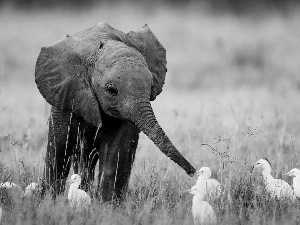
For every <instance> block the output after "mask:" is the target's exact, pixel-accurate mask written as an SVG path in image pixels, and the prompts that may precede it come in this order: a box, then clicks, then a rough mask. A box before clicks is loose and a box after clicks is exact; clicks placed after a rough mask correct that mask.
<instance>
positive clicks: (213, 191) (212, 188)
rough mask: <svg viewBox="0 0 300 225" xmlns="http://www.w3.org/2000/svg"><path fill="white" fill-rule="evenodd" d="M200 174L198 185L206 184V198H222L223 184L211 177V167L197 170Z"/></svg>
mask: <svg viewBox="0 0 300 225" xmlns="http://www.w3.org/2000/svg"><path fill="white" fill-rule="evenodd" d="M196 174H197V175H198V176H199V177H198V180H197V183H196V186H202V185H203V184H204V188H205V192H204V193H205V197H204V198H205V199H215V198H220V197H221V194H222V186H221V184H220V183H219V182H218V181H217V180H215V179H212V178H210V177H211V170H210V168H209V167H202V168H201V169H200V170H198V171H197V172H196Z"/></svg>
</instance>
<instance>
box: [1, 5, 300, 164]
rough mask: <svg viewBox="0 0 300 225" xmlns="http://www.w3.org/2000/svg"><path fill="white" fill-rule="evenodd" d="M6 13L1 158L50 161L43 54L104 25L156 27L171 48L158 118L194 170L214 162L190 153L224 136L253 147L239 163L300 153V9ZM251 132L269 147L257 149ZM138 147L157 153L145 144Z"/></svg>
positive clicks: (35, 8)
mask: <svg viewBox="0 0 300 225" xmlns="http://www.w3.org/2000/svg"><path fill="white" fill-rule="evenodd" d="M0 7H1V8H0V30H1V32H0V37H1V41H0V145H2V150H3V149H19V150H21V153H20V151H16V153H15V154H20V157H21V156H22V154H23V153H22V151H24V152H26V151H27V150H26V149H33V150H39V149H40V148H42V149H43V151H39V152H44V150H45V148H46V143H47V142H46V139H47V129H48V128H47V119H48V115H49V106H48V105H47V104H46V103H45V101H44V99H43V98H42V96H41V95H40V93H39V91H38V89H37V87H36V84H35V82H34V71H35V63H36V59H37V57H38V54H39V52H40V49H41V48H42V47H43V46H49V45H51V44H53V43H55V42H57V41H59V40H60V39H62V38H63V37H65V36H66V34H70V35H72V34H74V33H76V32H78V31H81V30H84V29H87V28H89V27H92V26H94V25H95V24H97V23H98V22H100V21H105V22H107V23H109V24H110V25H111V26H112V27H113V28H115V29H118V30H121V31H123V32H125V33H127V32H129V31H132V30H138V29H139V28H141V27H143V25H144V24H148V25H149V27H150V29H151V30H152V32H153V33H154V34H155V35H156V36H157V38H158V39H159V40H160V42H161V43H162V45H163V46H164V47H165V48H166V50H167V61H168V65H167V67H168V73H167V76H166V83H165V86H164V88H163V92H162V93H161V94H160V96H158V98H157V100H156V101H155V102H154V103H153V108H154V111H155V114H156V116H157V118H158V121H159V122H160V123H161V125H162V127H163V128H164V129H165V131H166V133H167V134H168V135H169V136H170V139H171V140H172V141H174V144H175V145H176V146H178V148H179V149H180V151H182V152H183V154H185V155H186V156H187V158H188V159H190V160H192V161H195V162H194V163H197V164H198V163H199V162H200V160H206V159H205V158H203V157H202V156H203V155H202V156H201V154H198V155H197V156H192V155H191V154H190V153H188V151H193V149H197V148H198V149H199V144H200V143H214V139H213V138H215V137H218V136H217V135H221V136H226V137H232V136H233V135H236V136H235V137H238V135H241V136H242V138H245V139H243V140H242V139H239V141H238V142H237V144H236V146H235V145H234V144H233V148H234V149H233V151H234V154H235V156H239V154H241V156H244V155H245V154H246V153H245V152H246V150H245V149H247V148H249V149H250V148H255V149H256V150H257V151H255V154H260V152H261V150H264V151H263V152H264V153H263V154H261V155H259V156H251V157H252V158H255V157H262V156H263V155H267V154H269V153H272V152H274V151H275V152H278V151H277V150H282V149H284V150H289V149H297V147H300V146H299V145H300V142H299V141H296V140H298V137H300V131H299V127H300V118H299V115H300V104H299V97H300V96H299V92H300V29H299V24H300V9H299V1H296V0H251V1H249V0H184V1H183V0H154V1H146V0H144V1H138V0H128V1H108V0H103V1H97V0H0ZM249 127H250V128H251V129H253V130H254V131H255V132H256V130H257V129H258V130H260V131H262V132H265V133H264V135H268V138H264V136H260V137H259V138H258V139H255V140H254V141H253V143H251V144H249V142H247V140H248V139H247V137H248V136H247V135H246V134H247V132H248V131H249ZM255 127H257V129H256V128H255ZM247 129H248V130H247ZM254 131H253V132H254ZM243 132H244V133H243ZM245 132H246V133H245ZM257 134H258V133H257ZM250 136H251V135H250ZM252 137H253V136H252ZM17 146H18V147H17ZM24 146H25V147H24ZM26 146H27V147H26ZM139 146H140V147H139V149H146V150H147V149H148V148H152V149H156V148H155V147H154V145H153V144H152V143H151V142H150V141H149V140H148V139H147V138H146V137H144V136H141V141H140V145H139ZM0 147H1V146H0ZM224 149H226V148H224ZM236 150H237V151H236ZM241 150H242V151H241ZM155 151H158V150H157V149H156V150H155ZM199 151H200V150H199ZM201 151H203V152H204V153H205V154H207V152H209V151H207V149H205V148H204V149H202V150H201ZM2 152H4V151H2ZM243 152H244V153H243ZM247 154H248V153H247ZM249 154H250V153H249ZM280 154H283V153H282V152H281V153H280ZM2 155H3V154H2ZM207 157H208V158H209V157H210V158H211V157H214V156H213V155H211V156H207ZM16 158H18V157H16ZM197 160H199V161H197ZM293 160H294V161H295V160H296V159H295V158H293ZM216 167H217V164H216Z"/></svg>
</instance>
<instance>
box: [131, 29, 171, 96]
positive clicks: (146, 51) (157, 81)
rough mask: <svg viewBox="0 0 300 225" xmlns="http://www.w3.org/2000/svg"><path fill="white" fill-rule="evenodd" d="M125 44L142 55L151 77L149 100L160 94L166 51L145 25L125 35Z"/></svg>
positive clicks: (164, 74) (163, 77)
mask: <svg viewBox="0 0 300 225" xmlns="http://www.w3.org/2000/svg"><path fill="white" fill-rule="evenodd" d="M126 42H127V44H129V45H130V46H132V47H134V48H136V49H137V50H138V51H139V52H141V53H142V54H143V56H144V57H145V60H146V62H147V65H148V68H149V70H150V72H151V73H152V76H153V83H152V87H151V96H150V100H151V101H153V100H155V98H156V96H157V95H159V94H160V93H161V92H162V87H163V85H164V83H165V77H166V72H167V67H166V66H167V60H166V49H165V48H164V47H163V46H162V45H161V43H160V42H159V41H158V39H157V38H156V36H155V35H154V34H153V33H152V32H151V30H150V28H149V27H148V25H147V24H146V25H145V26H144V27H143V28H142V29H140V30H138V31H131V32H129V33H128V34H126Z"/></svg>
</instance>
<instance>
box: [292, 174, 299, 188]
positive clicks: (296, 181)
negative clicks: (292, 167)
mask: <svg viewBox="0 0 300 225" xmlns="http://www.w3.org/2000/svg"><path fill="white" fill-rule="evenodd" d="M298 183H300V176H295V177H294V178H293V186H294V187H295V185H296V186H297V184H298Z"/></svg>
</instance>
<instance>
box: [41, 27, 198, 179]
mask: <svg viewBox="0 0 300 225" xmlns="http://www.w3.org/2000/svg"><path fill="white" fill-rule="evenodd" d="M166 63H167V62H166V51H165V49H164V47H163V46H162V45H161V44H160V42H159V41H158V40H157V38H156V37H155V36H154V34H153V33H152V32H151V31H150V29H149V27H148V26H147V25H145V26H144V27H143V28H142V29H140V30H138V31H136V32H129V33H127V34H125V33H123V32H121V31H118V30H115V29H113V28H112V27H111V26H109V25H108V24H107V23H99V24H97V25H96V26H94V27H92V28H90V29H87V30H84V31H82V32H79V33H77V34H75V35H73V36H69V35H67V36H66V38H64V39H63V40H61V41H59V42H58V43H56V44H54V45H52V46H50V47H46V48H42V50H41V53H40V55H39V57H38V60H37V63H36V71H35V76H36V77H35V81H36V83H37V86H38V88H39V90H40V92H41V94H42V95H43V97H44V98H45V99H46V100H47V101H48V103H50V104H51V105H52V106H54V107H56V108H58V109H62V110H70V111H72V112H74V113H76V114H77V115H80V116H82V117H83V118H84V119H85V121H87V122H88V123H91V124H93V125H94V126H97V127H101V126H103V124H102V119H101V115H102V113H105V114H108V115H109V116H113V117H116V118H119V119H121V120H129V121H131V122H132V123H134V124H135V125H136V126H137V127H138V128H139V129H140V130H141V131H143V132H144V133H145V134H146V135H147V136H148V137H149V138H150V139H151V140H152V141H153V142H154V143H155V144H156V145H157V146H158V148H159V149H160V150H161V151H162V152H163V153H164V154H166V155H167V156H168V157H169V158H171V159H172V160H173V161H174V162H176V163H177V164H178V165H179V166H181V167H182V168H183V169H184V170H185V171H186V172H187V173H188V174H189V175H191V176H192V175H193V174H194V173H195V168H194V167H193V166H191V165H190V163H189V162H188V161H187V160H186V159H185V158H184V157H183V156H182V155H181V154H180V153H179V152H178V151H177V149H176V148H175V147H174V145H173V144H172V142H171V141H170V140H169V138H168V137H167V135H166V134H165V132H164V131H163V129H162V128H161V127H160V125H159V124H158V122H157V120H156V118H155V115H154V113H153V110H152V107H151V104H150V101H153V100H154V99H155V98H156V96H157V95H159V94H160V93H161V91H162V86H163V84H164V80H165V74H166V71H167V69H166Z"/></svg>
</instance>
